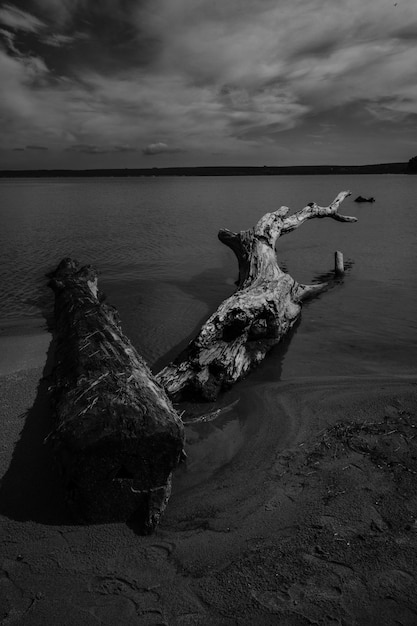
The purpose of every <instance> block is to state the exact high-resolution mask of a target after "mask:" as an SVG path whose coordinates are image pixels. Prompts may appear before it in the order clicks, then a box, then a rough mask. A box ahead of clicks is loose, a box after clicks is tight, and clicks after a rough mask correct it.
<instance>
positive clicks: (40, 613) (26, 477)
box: [0, 332, 417, 626]
mask: <svg viewBox="0 0 417 626" xmlns="http://www.w3.org/2000/svg"><path fill="white" fill-rule="evenodd" d="M50 339H51V337H50V335H49V334H47V333H46V332H39V333H38V334H35V335H34V334H33V333H30V334H28V335H23V336H22V335H19V336H16V337H15V336H12V335H10V334H9V335H8V336H3V337H1V339H0V346H1V361H0V373H1V404H0V409H1V416H2V417H1V420H2V422H1V423H2V438H1V450H0V451H1V457H0V469H1V474H2V477H3V479H2V483H1V487H0V520H1V545H0V563H1V575H0V576H1V577H0V623H1V624H4V625H11V624H21V625H28V626H29V625H30V626H35V625H39V626H41V625H42V626H46V625H57V624H59V625H60V626H70V625H74V626H75V625H77V626H89V625H91V626H93V625H97V624H108V625H112V626H115V625H120V626H121V625H132V626H133V625H147V624H154V625H156V624H159V625H162V624H165V625H170V626H189V625H202V626H203V625H219V626H220V625H223V624H224V625H225V626H228V625H232V624H233V625H234V624H236V625H240V624H242V625H252V624H265V625H269V624H271V625H272V624H279V625H288V626H303V625H304V624H305V625H307V624H325V625H336V624H340V625H346V626H348V625H353V624H355V625H362V624H363V625H364V626H365V625H367V626H369V625H375V626H376V625H378V626H381V625H387V626H388V625H392V624H400V625H401V624H402V625H404V626H405V625H409V626H412V625H415V624H416V623H417V596H416V594H415V589H416V582H417V581H416V576H417V520H416V518H417V439H416V432H417V418H416V410H415V407H416V397H417V386H416V385H417V378H416V377H400V376H399V377H397V378H394V379H393V378H392V377H389V378H388V377H387V378H385V377H384V376H377V377H376V376H375V377H372V376H357V377H337V378H336V377H335V378H326V379H325V378H303V379H298V380H294V381H291V380H290V381H282V382H279V383H276V384H272V383H271V382H268V383H265V384H262V383H261V382H260V383H259V384H257V386H256V387H253V388H252V390H251V391H252V392H251V394H250V396H249V395H247V394H246V395H245V393H244V385H241V386H240V387H239V386H237V387H236V390H234V391H233V395H232V396H231V399H232V400H233V402H234V403H235V404H234V405H233V407H232V409H231V410H230V411H229V414H228V415H227V417H226V415H225V416H223V417H221V416H220V417H219V419H220V420H221V419H223V420H226V419H227V420H228V424H230V427H229V430H228V431H227V429H224V428H223V430H222V429H221V428H220V426H219V425H218V424H216V420H214V421H213V422H211V423H210V424H207V425H205V428H206V429H207V432H208V433H209V439H210V436H211V437H212V442H213V443H212V448H210V446H208V447H206V448H205V450H206V458H205V459H203V458H202V456H201V455H202V451H201V449H199V448H198V441H197V436H196V434H195V430H193V429H192V428H191V427H190V428H189V429H188V448H189V460H188V467H183V468H182V469H180V470H179V471H178V475H177V476H176V479H175V483H174V493H173V495H172V497H171V500H170V502H169V505H168V508H167V511H166V513H165V516H164V518H163V520H162V523H161V524H160V526H159V528H158V530H157V532H156V533H155V534H154V535H152V536H149V537H141V536H138V535H137V534H135V532H134V529H132V528H130V527H129V526H128V525H126V524H108V525H92V526H78V525H74V524H72V523H71V515H70V511H68V510H67V509H66V505H65V502H64V501H63V499H62V495H61V492H60V486H59V482H58V481H57V478H56V476H55V473H54V470H53V466H52V462H51V459H50V458H49V457H48V452H47V448H46V447H45V446H44V445H43V440H44V438H45V437H46V436H47V434H48V433H49V432H50V430H51V427H52V421H51V414H50V408H49V403H48V372H49V371H50V367H51V364H52V362H53V354H52V349H51V348H50ZM256 376H257V379H258V380H260V379H261V377H260V375H259V374H257V375H256ZM249 398H250V399H249ZM236 400H238V402H236ZM224 423H225V422H224ZM224 423H223V426H224ZM236 424H240V427H239V428H237V427H236ZM216 429H217V430H216ZM225 430H226V432H229V434H230V435H231V436H232V438H233V437H234V442H233V445H232V446H231V449H230V450H229V451H227V450H226V451H225V447H224V446H225V442H224V440H222V439H221V432H224V431H225ZM200 435H201V433H200ZM216 437H217V439H216ZM219 438H220V439H219ZM216 441H219V442H220V450H223V453H224V454H223V456H221V455H220V458H217V459H214V457H215V448H216ZM193 446H194V448H193ZM222 446H223V447H222ZM212 458H213V459H214V460H213V462H214V461H215V462H216V463H217V465H218V467H217V469H216V470H215V471H210V460H211V459H212Z"/></svg>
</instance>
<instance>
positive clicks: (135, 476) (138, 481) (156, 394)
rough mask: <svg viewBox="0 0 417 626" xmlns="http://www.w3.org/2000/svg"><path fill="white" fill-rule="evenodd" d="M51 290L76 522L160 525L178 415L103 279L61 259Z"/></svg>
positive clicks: (56, 392)
mask: <svg viewBox="0 0 417 626" xmlns="http://www.w3.org/2000/svg"><path fill="white" fill-rule="evenodd" d="M49 285H50V287H52V289H53V290H54V292H55V320H56V329H55V340H56V365H55V368H54V372H53V385H52V387H51V391H52V398H53V405H54V410H55V416H56V427H55V429H54V430H53V432H52V433H51V434H50V436H49V440H50V441H51V442H52V445H53V447H54V451H55V455H56V458H57V462H58V465H59V467H60V469H61V471H62V475H63V480H64V486H65V489H66V492H67V495H68V498H69V500H70V502H71V504H72V508H73V510H74V511H75V513H76V516H77V518H78V519H80V520H81V521H85V522H109V521H121V520H123V521H126V520H129V519H130V520H131V521H133V522H135V524H136V526H137V527H138V528H139V530H140V531H141V532H143V533H148V532H151V531H152V530H153V529H154V528H155V526H156V525H157V523H158V521H159V518H160V515H161V513H162V512H163V510H164V508H165V506H166V503H167V501H168V498H169V495H170V486H171V474H172V471H173V470H174V468H175V467H176V466H177V464H178V462H179V460H180V458H181V455H182V454H183V444H184V431H183V425H182V422H181V419H180V418H179V416H178V415H177V413H176V412H175V410H174V409H173V407H172V404H171V401H170V400H169V398H168V397H167V395H166V393H165V391H164V390H163V388H162V387H161V386H160V384H158V382H157V381H156V380H155V378H154V377H153V375H152V374H151V372H150V370H149V368H148V366H147V365H146V363H145V362H144V361H143V359H142V358H141V357H140V356H139V354H138V353H137V352H136V350H135V349H134V348H133V346H132V345H131V343H130V342H129V340H128V339H127V338H126V337H125V335H124V334H123V333H122V331H121V328H120V323H119V319H118V315H117V312H116V310H115V309H114V308H113V307H111V306H108V305H107V304H104V303H103V302H102V301H101V300H102V298H101V297H100V294H99V292H98V289H97V274H96V272H95V270H94V269H93V268H92V267H90V266H87V267H82V268H80V267H79V265H78V263H77V262H76V261H73V260H71V259H64V260H63V261H62V262H61V263H60V264H59V266H58V268H57V270H56V271H55V272H53V274H51V275H50V281H49Z"/></svg>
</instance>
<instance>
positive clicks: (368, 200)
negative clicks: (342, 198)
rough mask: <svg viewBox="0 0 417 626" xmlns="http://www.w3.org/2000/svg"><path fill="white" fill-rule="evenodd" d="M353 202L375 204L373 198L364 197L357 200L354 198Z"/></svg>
mask: <svg viewBox="0 0 417 626" xmlns="http://www.w3.org/2000/svg"><path fill="white" fill-rule="evenodd" d="M355 202H375V198H372V197H370V198H366V197H364V196H358V197H357V198H355Z"/></svg>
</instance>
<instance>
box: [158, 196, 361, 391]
mask: <svg viewBox="0 0 417 626" xmlns="http://www.w3.org/2000/svg"><path fill="white" fill-rule="evenodd" d="M348 195H350V192H349V191H342V192H341V193H339V195H338V196H337V197H336V198H335V200H334V201H333V202H332V203H331V204H330V205H329V206H327V207H321V206H318V205H317V204H316V203H311V204H309V205H308V206H306V207H305V208H304V209H301V210H300V211H298V212H297V213H295V214H293V215H288V213H289V209H288V208H287V207H281V208H280V209H278V210H277V211H275V212H273V213H267V214H266V215H264V216H263V217H262V218H261V219H260V220H259V222H258V223H257V225H256V226H255V227H254V228H251V229H249V230H246V231H241V232H240V233H234V232H231V231H229V230H221V231H220V232H219V239H220V241H222V242H223V243H224V244H225V245H227V246H229V247H230V248H231V249H232V250H233V252H234V253H235V254H236V257H237V259H238V263H239V280H238V288H237V291H236V292H235V293H234V294H233V295H232V296H230V297H229V298H227V299H226V300H225V301H224V302H223V303H222V304H221V305H220V306H219V308H218V309H217V311H216V312H215V313H213V315H211V317H210V318H209V319H208V320H207V321H206V322H205V324H204V325H203V326H202V328H201V330H200V332H199V333H198V335H197V337H196V338H195V339H194V340H193V341H192V342H191V343H190V344H189V345H188V346H187V348H186V349H185V350H184V351H183V352H182V353H181V354H180V355H179V356H178V357H177V358H176V359H175V360H174V361H173V362H172V363H170V364H169V365H168V366H167V367H165V368H164V369H163V370H162V371H161V372H159V374H157V379H158V380H159V382H160V383H161V384H162V385H163V386H164V387H165V389H166V391H167V392H168V394H169V395H170V396H171V397H173V398H175V399H181V398H182V397H183V396H184V395H186V394H191V395H195V396H197V397H199V398H201V399H204V400H214V399H215V398H216V397H217V395H218V394H219V392H220V391H221V390H222V389H226V388H227V387H230V386H231V385H232V384H233V383H235V382H236V381H238V380H240V379H241V378H243V377H244V376H245V375H246V374H247V373H248V372H249V371H250V370H251V369H252V368H254V367H255V366H257V365H258V364H259V363H260V362H261V361H262V360H263V359H264V357H265V355H266V354H267V352H268V351H269V350H270V349H271V348H272V347H273V346H274V345H276V344H277V343H278V342H279V341H280V340H281V339H282V337H283V336H284V335H285V334H286V333H287V332H288V331H289V330H290V328H291V327H292V326H293V325H294V323H295V322H296V320H297V319H298V317H299V315H300V311H301V303H302V301H303V300H305V299H306V298H309V297H312V296H314V295H316V294H318V293H320V292H321V291H323V290H324V289H325V288H326V286H327V284H326V283H321V284H315V285H301V284H299V283H297V282H296V281H295V280H294V279H293V278H292V277H291V276H290V275H289V274H286V273H285V272H283V271H282V270H281V269H280V267H279V266H278V263H277V258H276V253H275V243H276V240H277V239H278V237H280V236H281V235H285V234H287V233H290V232H291V231H293V230H294V229H296V228H298V227H299V226H301V224H303V223H304V222H305V221H307V220H309V219H312V218H324V217H330V218H332V219H335V220H338V221H341V222H355V221H356V218H354V217H348V216H343V215H340V214H339V213H338V208H339V206H340V203H341V202H342V201H343V200H344V199H345V198H346V197H347V196H348Z"/></svg>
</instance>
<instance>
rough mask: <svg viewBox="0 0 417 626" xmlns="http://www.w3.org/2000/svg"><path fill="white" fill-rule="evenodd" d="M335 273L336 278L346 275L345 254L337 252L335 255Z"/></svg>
mask: <svg viewBox="0 0 417 626" xmlns="http://www.w3.org/2000/svg"><path fill="white" fill-rule="evenodd" d="M334 272H335V274H336V276H343V274H344V273H345V264H344V262H343V252H340V251H339V250H336V252H335V253H334Z"/></svg>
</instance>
